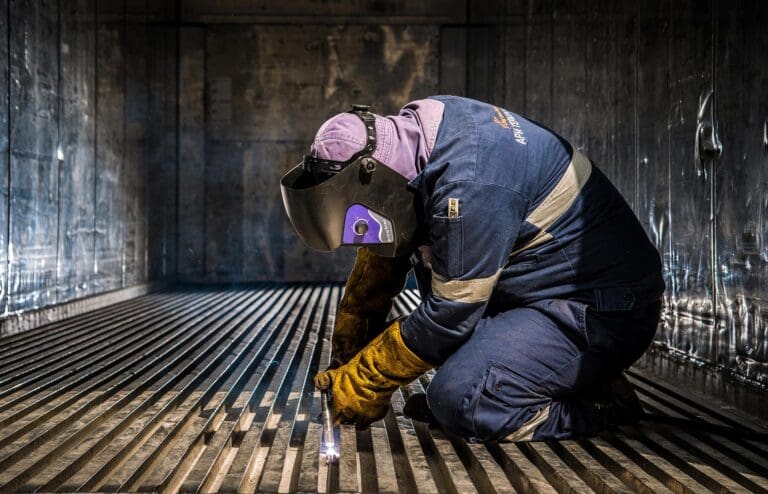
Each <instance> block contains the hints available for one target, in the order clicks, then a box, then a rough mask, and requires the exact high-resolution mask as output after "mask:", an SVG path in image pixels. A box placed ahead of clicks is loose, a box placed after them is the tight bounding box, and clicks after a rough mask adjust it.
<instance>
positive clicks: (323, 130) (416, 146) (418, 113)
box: [311, 99, 445, 180]
mask: <svg viewBox="0 0 768 494" xmlns="http://www.w3.org/2000/svg"><path fill="white" fill-rule="evenodd" d="M444 108H445V105H444V104H443V103H442V102H441V101H437V100H432V99H422V100H416V101H412V102H410V103H408V104H407V105H405V106H404V107H403V108H402V109H401V110H400V113H399V114H398V115H391V116H380V115H376V150H375V151H374V153H373V157H374V158H376V159H377V160H379V161H381V162H382V163H384V165H386V166H387V167H389V168H391V169H392V170H394V171H396V172H397V173H399V174H400V175H402V176H403V177H405V178H406V179H408V180H412V179H413V178H414V177H416V175H418V174H419V173H420V172H421V171H422V170H423V169H424V166H425V165H426V164H427V161H428V160H429V155H430V153H431V152H432V149H433V148H434V146H435V140H436V139H437V130H438V128H439V127H440V122H441V121H442V120H443V110H444ZM365 140H366V132H365V125H364V124H363V122H362V120H360V117H358V116H357V115H354V114H352V113H340V114H338V115H335V116H333V117H331V118H330V119H328V120H326V122H325V123H324V124H323V125H322V126H321V127H320V129H319V130H318V131H317V134H316V135H315V140H314V142H313V143H312V150H311V153H312V156H314V157H316V158H320V159H325V160H330V161H347V160H348V159H350V158H351V157H352V156H353V155H354V154H355V153H357V152H358V151H360V150H361V149H363V147H364V145H365Z"/></svg>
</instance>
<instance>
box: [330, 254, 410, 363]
mask: <svg viewBox="0 0 768 494" xmlns="http://www.w3.org/2000/svg"><path fill="white" fill-rule="evenodd" d="M410 269H411V263H410V261H408V259H407V258H402V257H382V256H377V255H376V254H374V253H373V252H372V251H371V250H370V249H368V248H366V247H361V248H360V249H358V251H357V258H356V259H355V265H354V267H353V268H352V272H351V273H350V274H349V277H348V278H347V284H346V286H345V287H344V296H343V297H342V299H341V303H340V304H339V309H338V311H337V313H336V322H335V323H334V328H333V337H332V340H331V343H332V349H333V351H332V356H331V367H338V366H340V365H342V364H344V363H346V362H347V361H349V359H351V358H352V357H353V356H354V355H355V354H356V353H357V352H359V351H360V350H361V349H362V348H363V347H364V346H365V345H366V344H368V342H369V341H371V340H372V339H373V338H375V337H376V335H378V334H379V333H381V332H382V331H383V330H384V328H385V327H386V319H387V315H388V314H389V311H390V310H391V309H392V301H393V299H394V298H395V297H396V296H397V295H398V294H399V293H400V292H401V291H402V289H403V286H404V285H405V280H406V277H407V276H408V271H410Z"/></svg>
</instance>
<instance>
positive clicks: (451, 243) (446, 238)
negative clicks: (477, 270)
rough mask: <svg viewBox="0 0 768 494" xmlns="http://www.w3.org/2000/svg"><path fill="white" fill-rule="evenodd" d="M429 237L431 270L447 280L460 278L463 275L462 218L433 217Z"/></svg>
mask: <svg viewBox="0 0 768 494" xmlns="http://www.w3.org/2000/svg"><path fill="white" fill-rule="evenodd" d="M429 236H430V240H432V269H433V270H434V271H435V272H436V273H437V274H439V275H442V276H446V277H448V278H458V277H459V276H461V275H462V274H463V273H464V227H463V222H462V217H461V216H457V217H448V216H438V215H434V216H433V217H432V228H431V231H430V235H429Z"/></svg>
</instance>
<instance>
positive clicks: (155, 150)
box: [0, 0, 176, 317]
mask: <svg viewBox="0 0 768 494" xmlns="http://www.w3.org/2000/svg"><path fill="white" fill-rule="evenodd" d="M150 3H151V4H152V5H150ZM172 3H173V2H171V1H170V0H164V1H159V2H144V1H142V2H131V1H129V2H126V1H125V0H103V1H102V0H99V1H98V2H96V1H95V0H73V1H71V2H57V1H53V0H34V1H20V0H4V1H2V2H0V40H2V41H1V42H0V176H2V178H0V244H1V245H2V246H1V247H0V264H1V265H2V267H1V268H0V277H1V278H2V279H0V286H1V287H2V288H1V292H2V297H1V298H0V317H8V316H13V315H16V314H19V313H22V312H28V311H32V310H35V309H41V308H45V307H52V306H55V305H57V304H62V303H66V302H69V301H72V300H76V299H83V298H84V297H88V296H92V295H97V294H103V293H104V292H108V291H110V290H114V289H119V288H125V287H129V286H136V285H139V284H142V283H144V282H146V281H148V280H150V279H160V278H164V277H165V278H171V277H172V278H175V273H174V270H175V252H176V245H175V212H176V206H175V193H174V191H175V183H176V178H175V173H176V172H175V170H176V159H175V142H174V140H173V138H174V136H175V132H176V123H175V112H176V102H175V85H176V84H175V82H176V81H175V79H176V77H175V67H176V62H175V56H176V48H175V44H174V43H175V30H173V29H170V26H171V24H168V23H166V24H164V25H162V24H154V25H153V26H152V27H149V23H150V22H155V21H163V22H165V21H168V20H170V19H171V18H172V17H171V14H172V13H173V9H170V8H169V7H170V6H171V4H172ZM150 54H151V56H150Z"/></svg>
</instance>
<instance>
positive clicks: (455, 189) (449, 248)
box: [281, 96, 664, 442]
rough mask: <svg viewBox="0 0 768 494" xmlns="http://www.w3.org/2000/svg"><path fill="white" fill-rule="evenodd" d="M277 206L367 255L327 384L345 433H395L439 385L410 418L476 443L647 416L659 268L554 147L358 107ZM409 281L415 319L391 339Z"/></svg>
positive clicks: (475, 121) (299, 227)
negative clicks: (636, 382)
mask: <svg viewBox="0 0 768 494" xmlns="http://www.w3.org/2000/svg"><path fill="white" fill-rule="evenodd" d="M630 165H631V164H629V163H627V164H626V166H630ZM281 189H282V195H283V202H284V205H285V207H286V211H287V213H288V216H289V218H290V220H291V222H292V224H293V226H294V228H295V229H296V231H297V233H298V234H299V236H300V237H301V239H302V240H303V241H304V242H305V243H307V244H308V245H309V246H310V247H313V248H315V249H317V250H321V251H332V250H334V249H336V248H338V247H340V246H357V247H358V253H357V258H356V261H355V264H354V267H353V269H352V272H351V274H350V276H349V278H348V280H347V283H346V287H345V291H344V295H343V298H342V300H341V303H340V306H339V310H338V314H337V315H336V321H335V327H334V333H333V337H332V364H331V366H330V367H329V368H328V369H327V370H325V371H322V372H320V373H318V374H317V376H315V385H316V386H317V387H318V388H320V389H323V390H328V391H329V392H330V393H331V396H332V398H333V403H332V407H333V415H334V418H335V420H337V421H342V422H348V423H355V424H357V425H358V427H363V428H364V427H366V426H368V425H369V424H371V423H372V422H373V421H376V420H379V419H381V418H383V417H384V415H385V414H386V412H387V409H388V405H389V401H390V398H391V395H392V393H393V392H394V391H395V390H396V389H397V388H398V387H399V386H401V385H405V384H407V383H409V382H411V381H412V380H414V379H416V378H417V377H419V376H420V375H422V374H423V373H425V372H426V371H428V370H429V369H432V368H436V372H435V374H434V376H433V377H432V380H431V382H430V384H429V386H428V388H427V390H426V396H425V397H423V395H422V397H423V398H422V402H423V403H422V406H421V407H420V406H418V405H419V400H418V399H419V396H418V395H416V396H415V397H413V398H412V399H411V400H409V402H408V403H407V404H406V410H405V412H406V413H407V414H408V413H409V410H410V415H411V416H413V418H418V419H423V420H427V421H430V422H434V423H435V424H436V425H440V426H441V427H443V428H444V429H446V430H448V431H451V432H453V433H456V434H459V435H461V436H463V437H465V438H467V439H468V440H470V441H477V442H482V441H501V440H507V441H528V440H546V439H567V438H575V437H588V436H592V435H594V434H596V433H597V432H598V431H599V430H601V428H603V427H605V426H606V424H610V423H632V422H634V421H636V420H638V419H639V417H640V416H641V413H642V409H641V406H640V402H639V400H638V399H637V396H636V395H635V394H634V392H633V391H632V388H631V386H630V385H629V383H628V382H627V380H626V378H625V377H624V375H623V370H624V369H626V368H627V367H629V366H630V365H631V364H632V363H633V362H634V361H635V360H637V359H638V358H639V357H640V355H641V354H642V353H643V352H644V351H645V350H646V349H647V347H648V346H649V345H650V343H651V340H652V339H653V336H654V333H655V330H656V326H657V324H658V320H659V312H660V308H661V302H660V297H661V295H662V292H663V291H664V282H663V279H662V273H661V262H660V258H659V254H658V252H657V250H656V249H655V248H654V246H653V245H652V244H651V242H650V241H649V239H648V237H647V235H646V234H645V232H644V231H643V228H642V227H641V225H640V223H639V221H638V220H637V218H636V216H635V215H634V213H633V212H632V210H631V209H630V207H629V206H628V205H627V203H626V202H625V201H624V199H623V198H622V196H621V194H620V193H619V192H618V191H617V190H616V188H615V187H614V186H613V185H612V184H611V182H610V181H609V180H608V179H607V178H606V176H605V175H604V174H603V173H602V172H601V171H600V170H599V169H598V167H597V166H596V165H595V163H593V162H592V161H590V160H589V159H588V158H587V157H586V156H585V155H584V154H583V153H582V152H580V151H579V150H577V149H576V148H575V147H574V146H573V145H571V144H570V143H569V142H567V141H566V140H565V139H564V138H563V137H561V136H559V135H557V134H556V133H555V132H553V131H552V130H549V129H548V128H546V127H544V126H542V125H540V124H538V123H536V122H534V121H532V120H530V119H527V118H525V117H523V116H521V115H518V114H515V113H512V112H510V111H508V110H506V109H503V108H500V107H498V106H494V105H491V104H486V103H482V102H479V101H475V100H471V99H467V98H461V97H455V96H436V97H430V98H427V99H423V100H418V101H414V102H411V103H409V104H407V105H406V106H405V107H403V108H402V110H401V111H400V112H399V114H398V115H392V116H381V115H377V114H374V113H373V112H372V111H371V110H370V109H369V108H368V107H366V106H354V107H353V108H352V110H351V111H349V112H346V113H342V114H338V115H336V116H334V117H332V118H330V119H329V120H327V121H326V122H325V123H324V124H323V125H322V126H321V127H320V129H319V130H318V132H317V134H316V136H315V139H314V142H313V143H312V146H311V151H310V154H308V155H306V156H305V157H304V159H303V161H302V162H301V164H299V165H298V166H297V167H296V168H294V169H292V170H291V171H289V172H288V173H287V174H286V175H285V176H284V177H283V179H282V181H281ZM411 269H413V270H414V277H415V279H416V281H417V284H418V287H419V290H420V292H421V296H422V299H421V302H420V303H419V305H418V306H417V307H416V309H415V310H414V311H413V312H412V313H411V314H410V315H408V316H407V317H405V318H402V319H398V320H395V321H393V322H391V323H388V321H387V317H388V314H389V313H390V310H391V308H392V302H393V298H394V297H395V296H397V295H398V293H399V292H400V291H401V290H402V289H403V286H404V283H405V281H406V278H407V276H408V273H409V272H410V271H411Z"/></svg>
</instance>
